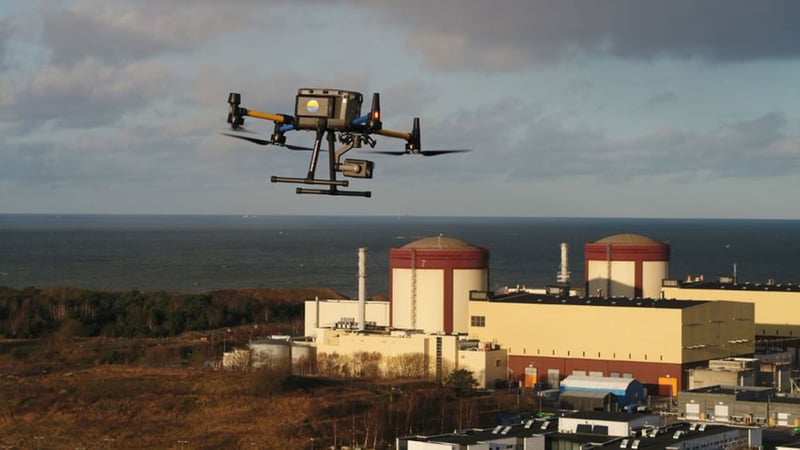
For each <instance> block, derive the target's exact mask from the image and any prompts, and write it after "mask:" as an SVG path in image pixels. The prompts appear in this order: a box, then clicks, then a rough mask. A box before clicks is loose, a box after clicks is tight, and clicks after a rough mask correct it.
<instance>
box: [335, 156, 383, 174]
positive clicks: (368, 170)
mask: <svg viewBox="0 0 800 450" xmlns="http://www.w3.org/2000/svg"><path fill="white" fill-rule="evenodd" d="M374 167H375V163H373V162H372V161H367V160H364V159H345V160H344V163H342V164H340V165H339V168H340V169H341V171H342V175H344V176H346V177H352V178H372V169H373V168H374Z"/></svg>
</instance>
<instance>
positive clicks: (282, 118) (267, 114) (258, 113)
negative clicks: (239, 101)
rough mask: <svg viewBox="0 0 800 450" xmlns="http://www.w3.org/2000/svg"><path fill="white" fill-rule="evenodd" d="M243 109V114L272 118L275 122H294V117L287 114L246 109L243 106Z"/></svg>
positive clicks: (259, 117) (258, 117)
mask: <svg viewBox="0 0 800 450" xmlns="http://www.w3.org/2000/svg"><path fill="white" fill-rule="evenodd" d="M241 110H242V115H243V116H248V117H255V118H257V119H264V120H271V121H273V122H278V123H288V124H291V123H293V122H294V117H292V116H287V115H284V114H276V113H271V112H264V111H256V110H255V109H246V108H241Z"/></svg>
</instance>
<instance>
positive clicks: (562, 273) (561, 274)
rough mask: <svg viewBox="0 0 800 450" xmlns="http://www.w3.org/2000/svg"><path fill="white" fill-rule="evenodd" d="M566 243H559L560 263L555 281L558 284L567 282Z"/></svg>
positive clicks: (567, 259) (567, 260) (567, 261)
mask: <svg viewBox="0 0 800 450" xmlns="http://www.w3.org/2000/svg"><path fill="white" fill-rule="evenodd" d="M567 250H568V247H567V243H566V242H562V243H561V265H559V266H558V276H556V281H557V282H558V283H559V284H569V257H568V256H567Z"/></svg>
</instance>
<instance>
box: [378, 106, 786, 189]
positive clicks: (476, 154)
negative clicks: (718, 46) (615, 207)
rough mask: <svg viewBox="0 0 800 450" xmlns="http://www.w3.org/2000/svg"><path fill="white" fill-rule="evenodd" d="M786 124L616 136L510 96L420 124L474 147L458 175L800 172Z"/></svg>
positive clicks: (427, 139)
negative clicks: (562, 119)
mask: <svg viewBox="0 0 800 450" xmlns="http://www.w3.org/2000/svg"><path fill="white" fill-rule="evenodd" d="M787 129H788V121H787V120H786V118H785V117H784V115H783V114H781V113H777V112H772V113H768V114H764V115H761V116H757V117H753V118H750V119H747V120H741V121H736V122H729V123H725V124H723V125H721V126H719V127H717V128H715V129H710V130H704V131H686V130H678V129H670V128H666V129H661V130H656V131H652V132H648V133H646V134H643V135H640V136H638V137H634V138H619V137H615V136H614V135H612V134H610V133H608V132H607V131H605V130H603V129H597V128H591V127H588V126H566V125H565V124H563V123H561V122H559V121H558V120H555V119H554V118H552V117H550V116H548V115H547V111H546V110H542V108H541V107H540V106H537V105H532V104H527V105H526V104H521V103H519V102H518V101H511V100H510V99H509V100H508V101H500V102H496V103H492V104H489V105H482V106H480V107H479V108H476V109H474V110H462V111H460V112H459V113H458V114H453V115H451V116H449V117H447V118H445V119H443V120H441V119H440V120H433V121H431V123H429V124H428V126H424V127H423V147H426V148H429V149H434V148H443V147H444V148H452V147H454V146H455V147H463V146H466V147H470V148H472V149H473V150H474V151H473V152H471V153H467V154H463V155H456V156H450V157H448V158H450V159H447V177H452V178H455V179H460V180H469V179H470V178H474V177H482V178H493V179H497V180H498V181H502V180H522V179H528V180H534V179H551V180H555V179H564V178H569V177H575V176H587V177H593V178H594V179H596V180H598V181H601V182H612V183H616V182H620V181H625V180H634V179H642V178H646V177H650V176H656V175H658V176H671V177H689V178H692V179H700V178H709V177H710V178H752V179H755V178H758V177H772V176H787V175H792V174H795V173H797V170H798V168H800V167H799V166H800V157H799V156H800V145H798V141H800V136H798V135H791V134H787V131H786V130H787ZM442 158H444V157H442ZM428 167H429V168H430V170H428ZM434 168H435V166H434V165H431V164H430V163H429V165H428V166H427V167H425V166H423V167H421V168H420V169H419V173H416V172H415V176H416V175H420V176H428V177H431V178H436V177H437V176H438V177H441V176H442V173H441V168H440V167H436V168H435V170H434ZM437 170H438V171H439V172H438V173H437ZM390 172H394V170H391V171H390Z"/></svg>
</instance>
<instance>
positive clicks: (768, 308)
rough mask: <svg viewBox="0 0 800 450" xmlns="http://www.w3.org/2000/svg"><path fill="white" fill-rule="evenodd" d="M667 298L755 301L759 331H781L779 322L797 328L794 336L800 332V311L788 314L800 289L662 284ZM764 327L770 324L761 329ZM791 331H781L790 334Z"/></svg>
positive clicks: (765, 332)
mask: <svg viewBox="0 0 800 450" xmlns="http://www.w3.org/2000/svg"><path fill="white" fill-rule="evenodd" d="M661 291H662V292H663V296H664V298H667V299H692V300H728V301H732V302H744V303H753V304H755V323H756V324H757V325H758V326H757V327H756V332H757V333H758V334H760V335H775V331H779V328H776V326H780V325H783V326H784V327H783V328H787V327H786V326H788V330H787V331H792V330H793V331H794V332H793V333H792V334H793V335H794V336H800V331H799V330H800V314H787V311H792V310H794V309H795V308H796V307H797V305H798V304H800V292H796V291H795V292H788V291H783V292H782V291H778V290H770V291H760V290H744V289H741V288H740V289H736V286H735V285H731V286H730V289H728V288H726V289H688V288H682V287H662V288H661ZM762 328H768V329H766V330H763V331H762ZM792 334H788V332H786V333H785V334H780V336H787V335H789V336H791V335H792Z"/></svg>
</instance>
